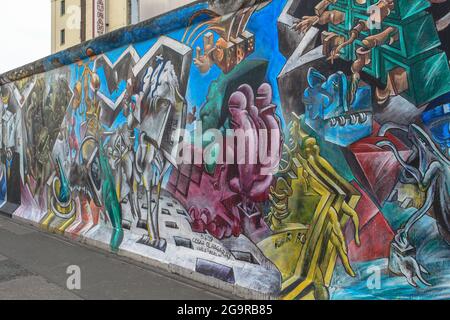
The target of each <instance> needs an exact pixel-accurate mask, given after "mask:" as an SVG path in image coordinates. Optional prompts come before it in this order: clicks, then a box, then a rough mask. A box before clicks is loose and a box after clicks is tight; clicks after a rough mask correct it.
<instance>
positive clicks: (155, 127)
mask: <svg viewBox="0 0 450 320" xmlns="http://www.w3.org/2000/svg"><path fill="white" fill-rule="evenodd" d="M137 105H138V108H137V110H136V111H137V112H138V114H137V115H135V116H136V118H137V119H139V120H138V122H139V124H140V125H139V129H140V132H141V133H140V137H139V146H138V150H137V154H136V168H137V172H138V173H139V175H140V178H141V179H140V180H141V181H142V183H143V185H144V188H145V190H146V194H147V229H148V233H149V237H150V244H151V245H152V246H154V247H156V248H158V249H160V250H165V246H166V241H165V240H164V239H161V237H160V233H159V202H160V196H161V189H162V181H163V179H164V176H165V174H166V173H167V171H168V170H169V168H170V167H171V165H175V166H176V163H175V161H174V160H173V158H172V156H171V155H173V154H176V150H175V153H174V148H177V142H178V141H179V137H176V132H179V131H178V130H179V129H184V128H185V126H186V102H185V99H184V97H182V95H181V94H180V93H179V82H178V78H177V75H176V72H175V68H174V66H173V64H172V62H171V61H168V60H164V59H163V58H162V57H161V56H159V57H157V60H156V66H155V67H153V66H152V67H149V68H148V69H147V73H146V75H145V77H144V83H143V87H142V91H141V92H140V93H139V97H138V103H137ZM152 200H153V201H152Z"/></svg>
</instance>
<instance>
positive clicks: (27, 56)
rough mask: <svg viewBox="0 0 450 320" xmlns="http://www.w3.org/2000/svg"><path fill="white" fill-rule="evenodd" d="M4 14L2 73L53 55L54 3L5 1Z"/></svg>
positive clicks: (0, 4)
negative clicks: (51, 4)
mask: <svg viewBox="0 0 450 320" xmlns="http://www.w3.org/2000/svg"><path fill="white" fill-rule="evenodd" d="M0 12H1V15H0V37H1V45H0V74H1V73H3V72H6V71H9V70H11V69H14V68H16V67H20V66H22V65H24V64H27V63H29V62H33V61H35V60H38V59H40V58H43V57H45V56H48V55H49V54H50V53H51V29H50V28H51V12H50V0H1V1H0Z"/></svg>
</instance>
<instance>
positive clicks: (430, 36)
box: [382, 12, 441, 59]
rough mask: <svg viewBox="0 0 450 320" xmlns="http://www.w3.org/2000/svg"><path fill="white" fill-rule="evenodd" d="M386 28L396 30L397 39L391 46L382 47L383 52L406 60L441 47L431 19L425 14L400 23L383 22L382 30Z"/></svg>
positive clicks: (390, 20)
mask: <svg viewBox="0 0 450 320" xmlns="http://www.w3.org/2000/svg"><path fill="white" fill-rule="evenodd" d="M387 27H394V28H396V29H397V31H398V35H399V39H398V40H397V41H395V42H394V43H393V44H392V45H388V44H385V45H383V46H382V48H383V50H386V51H391V52H394V53H395V54H398V55H401V56H402V57H404V58H406V59H411V58H414V57H415V56H417V55H420V54H422V53H424V52H426V51H429V50H431V49H434V48H437V47H439V46H440V45H441V41H440V39H439V35H438V33H437V30H436V26H435V23H434V20H433V17H432V16H431V15H430V14H429V13H427V12H422V13H420V14H418V15H415V16H413V17H411V18H409V19H406V20H402V21H400V22H398V21H395V20H392V19H386V21H385V22H383V30H385V29H386V28H387Z"/></svg>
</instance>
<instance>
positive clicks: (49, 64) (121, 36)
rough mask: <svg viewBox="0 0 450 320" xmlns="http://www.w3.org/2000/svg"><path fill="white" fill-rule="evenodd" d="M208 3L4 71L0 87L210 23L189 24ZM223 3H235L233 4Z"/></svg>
mask: <svg viewBox="0 0 450 320" xmlns="http://www.w3.org/2000/svg"><path fill="white" fill-rule="evenodd" d="M210 1H211V0H199V1H195V2H191V3H189V4H187V5H185V6H182V7H179V8H177V9H174V10H171V11H169V12H166V13H163V14H161V15H159V16H156V17H153V18H151V19H148V20H145V21H142V22H140V23H137V24H134V25H131V26H126V27H123V28H121V29H118V30H115V31H112V32H109V33H107V34H105V35H103V36H100V37H97V38H95V39H92V40H89V41H86V42H83V43H80V44H78V45H76V46H73V47H71V48H68V49H65V50H63V51H60V52H57V53H54V54H52V55H49V56H47V57H45V58H42V59H40V60H37V61H34V62H31V63H29V64H26V65H24V66H22V67H18V68H16V69H13V70H11V71H7V72H5V73H3V74H0V86H1V85H5V84H8V83H10V82H14V81H18V80H21V79H24V78H28V77H31V76H33V75H35V74H40V73H43V72H48V71H51V70H54V69H57V68H60V67H63V66H67V65H70V64H73V63H76V62H78V61H82V60H85V59H87V58H89V57H95V56H98V55H101V54H103V53H105V52H108V51H111V50H114V49H117V48H120V47H123V46H126V45H127V44H130V43H138V42H143V41H146V40H150V39H152V38H155V37H159V36H161V35H164V34H167V33H170V32H171V31H175V30H178V29H182V28H186V27H188V26H189V25H191V24H197V23H201V22H203V21H207V20H209V19H211V18H210V17H209V16H207V15H200V16H198V17H196V19H195V20H194V21H193V22H192V21H191V17H192V16H193V14H194V13H196V12H198V11H199V10H202V9H208V3H209V2H210ZM224 1H229V2H234V1H235V0H224ZM268 1H269V0H247V1H242V2H244V5H242V6H241V7H240V8H238V10H241V9H245V8H247V7H252V6H255V5H260V4H263V3H265V2H268ZM272 1H275V0H272ZM232 11H234V10H231V11H227V10H224V11H223V12H221V14H222V15H226V14H229V13H231V12H232Z"/></svg>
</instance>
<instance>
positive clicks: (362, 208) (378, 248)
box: [345, 183, 394, 262]
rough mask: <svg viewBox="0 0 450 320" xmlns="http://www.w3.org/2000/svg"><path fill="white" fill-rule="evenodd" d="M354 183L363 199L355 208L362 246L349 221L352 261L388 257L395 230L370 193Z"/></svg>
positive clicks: (347, 234)
mask: <svg viewBox="0 0 450 320" xmlns="http://www.w3.org/2000/svg"><path fill="white" fill-rule="evenodd" d="M353 185H354V187H355V188H356V189H358V191H359V192H360V194H361V200H360V201H359V202H358V205H357V206H356V209H355V210H356V212H357V213H358V216H359V222H360V239H361V246H359V247H358V246H357V245H356V243H355V240H354V227H353V224H352V223H351V222H349V224H348V225H347V228H346V232H345V235H346V239H347V241H348V242H349V258H350V261H352V262H362V261H370V260H375V259H381V258H387V257H388V256H389V250H390V244H391V241H392V240H393V239H394V232H393V231H392V228H391V227H390V226H389V224H388V222H387V221H386V219H385V218H384V217H383V214H382V213H381V212H380V211H379V210H378V208H377V206H376V205H375V204H374V203H373V201H372V200H371V199H370V197H369V195H368V194H367V193H366V192H364V190H363V189H361V187H360V186H359V185H358V184H357V183H353Z"/></svg>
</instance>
